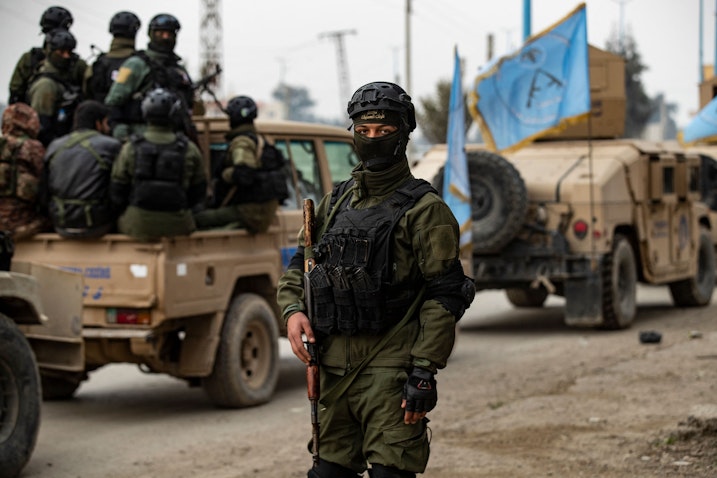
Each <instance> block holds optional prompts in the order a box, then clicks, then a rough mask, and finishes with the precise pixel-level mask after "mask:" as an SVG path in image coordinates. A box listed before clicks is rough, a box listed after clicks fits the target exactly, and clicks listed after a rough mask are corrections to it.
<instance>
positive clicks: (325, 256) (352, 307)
mask: <svg viewBox="0 0 717 478" xmlns="http://www.w3.org/2000/svg"><path fill="white" fill-rule="evenodd" d="M352 183H353V180H350V181H346V182H344V183H342V184H341V185H339V186H338V187H337V188H335V189H334V192H333V193H332V206H333V207H332V206H330V212H329V217H331V216H332V215H333V213H331V210H333V208H334V207H335V208H337V210H336V213H335V215H334V217H333V220H330V222H329V224H328V225H327V226H326V230H325V232H324V233H323V234H322V235H321V239H320V240H319V242H318V244H317V246H316V249H315V257H316V263H317V265H316V266H315V267H314V269H312V271H311V272H310V274H309V280H310V282H311V292H312V296H311V297H312V300H311V303H312V309H313V310H312V311H311V318H312V321H313V324H312V325H313V327H314V328H315V329H316V330H317V331H318V332H319V333H321V334H327V335H330V334H336V333H339V334H342V335H354V334H358V333H365V334H378V333H381V332H383V331H385V330H386V329H388V328H389V327H390V326H392V325H394V324H395V323H397V322H398V321H399V320H400V319H401V318H402V317H403V315H404V314H405V313H406V310H407V309H408V307H409V305H410V304H411V301H412V299H413V297H412V295H411V294H407V293H406V291H411V290H416V289H417V288H418V287H419V284H413V283H396V284H392V283H391V280H392V277H393V268H394V267H395V265H394V264H393V251H392V246H393V232H394V228H395V227H396V224H398V221H399V220H400V219H401V218H402V217H403V216H404V214H405V213H406V211H408V210H409V209H411V208H412V207H413V206H414V205H415V204H416V202H417V201H418V200H419V199H420V198H421V197H423V195H424V194H426V193H428V192H431V191H433V192H435V189H433V187H432V186H431V185H430V184H429V183H428V182H427V181H424V180H422V179H411V180H408V181H406V182H405V183H404V184H403V185H402V186H401V187H400V188H398V189H397V190H396V191H394V193H393V194H392V195H391V196H390V197H388V198H387V199H386V200H384V201H382V202H381V203H380V204H378V205H376V206H373V207H369V208H366V209H353V208H350V207H349V202H350V196H351V193H350V192H349V193H348V194H343V192H345V191H348V189H349V188H350V186H351V184H352ZM337 198H339V199H337Z"/></svg>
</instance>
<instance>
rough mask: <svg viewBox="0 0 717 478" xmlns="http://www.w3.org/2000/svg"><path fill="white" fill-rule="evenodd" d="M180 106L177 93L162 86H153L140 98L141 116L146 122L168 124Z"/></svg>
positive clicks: (179, 109)
mask: <svg viewBox="0 0 717 478" xmlns="http://www.w3.org/2000/svg"><path fill="white" fill-rule="evenodd" d="M181 108H182V104H181V102H180V101H179V98H177V95H175V94H174V93H172V92H171V91H169V90H166V89H164V88H155V89H154V90H152V91H150V92H149V93H147V96H145V97H144V99H143V100H142V118H144V119H145V121H147V122H148V123H158V124H169V122H170V121H171V117H172V116H174V115H176V114H177V113H179V112H180V111H181Z"/></svg>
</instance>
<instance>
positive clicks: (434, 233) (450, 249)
mask: <svg viewBox="0 0 717 478" xmlns="http://www.w3.org/2000/svg"><path fill="white" fill-rule="evenodd" d="M428 237H429V238H430V241H431V252H432V253H433V259H435V260H438V261H446V260H449V259H453V258H455V257H456V251H457V250H458V244H457V242H456V237H455V234H454V233H453V228H452V227H451V226H449V225H447V224H446V225H441V226H436V227H433V228H432V229H431V230H430V231H428Z"/></svg>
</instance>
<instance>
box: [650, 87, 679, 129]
mask: <svg viewBox="0 0 717 478" xmlns="http://www.w3.org/2000/svg"><path fill="white" fill-rule="evenodd" d="M652 104H653V110H652V114H651V115H650V118H649V119H648V120H647V124H646V125H645V129H644V130H643V132H642V138H643V139H646V140H650V141H662V140H668V139H675V138H677V124H676V123H675V120H674V118H673V116H674V114H675V113H677V108H678V106H677V104H675V103H667V102H666V101H665V95H664V94H662V93H659V94H658V95H657V96H655V97H654V98H652Z"/></svg>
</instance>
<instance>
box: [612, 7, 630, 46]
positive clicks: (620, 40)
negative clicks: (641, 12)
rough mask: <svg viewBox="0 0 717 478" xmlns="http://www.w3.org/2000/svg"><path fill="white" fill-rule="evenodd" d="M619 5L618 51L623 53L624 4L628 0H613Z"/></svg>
mask: <svg viewBox="0 0 717 478" xmlns="http://www.w3.org/2000/svg"><path fill="white" fill-rule="evenodd" d="M613 1H615V2H616V3H618V4H619V5H620V29H619V33H618V41H619V42H620V53H622V54H623V55H624V54H625V4H626V3H627V2H629V1H630V0H613Z"/></svg>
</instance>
